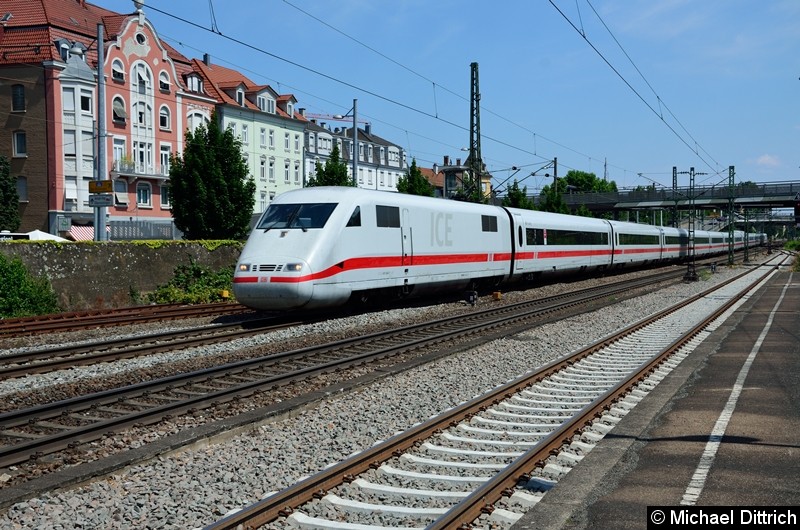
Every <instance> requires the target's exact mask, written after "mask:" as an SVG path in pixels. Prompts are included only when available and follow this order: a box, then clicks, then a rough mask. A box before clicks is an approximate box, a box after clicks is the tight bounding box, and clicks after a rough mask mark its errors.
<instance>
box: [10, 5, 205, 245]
mask: <svg viewBox="0 0 800 530" xmlns="http://www.w3.org/2000/svg"><path fill="white" fill-rule="evenodd" d="M0 10H3V11H4V12H5V13H7V15H6V17H5V18H6V23H5V25H4V26H2V30H0V46H2V49H3V50H6V53H3V54H2V56H0V69H2V71H3V75H4V76H5V77H6V78H12V79H14V80H16V81H18V82H15V83H13V86H12V87H10V88H11V90H0V107H2V106H6V105H7V106H8V107H10V108H12V113H11V114H12V118H13V119H12V120H10V121H11V122H12V123H11V131H8V127H7V132H6V134H5V135H2V136H10V138H4V139H2V140H0V149H2V152H3V153H4V154H6V153H8V154H10V155H11V156H10V159H11V160H12V168H11V170H12V175H14V176H16V177H17V179H18V191H19V195H20V198H21V212H22V217H23V225H22V227H21V229H22V230H33V229H42V230H46V231H48V232H50V233H53V234H61V235H70V234H74V233H77V232H78V231H77V230H76V229H75V227H78V226H81V225H86V224H89V223H91V222H93V220H94V218H95V213H96V208H94V207H93V206H91V205H90V199H89V197H90V193H89V182H90V181H92V180H95V179H97V177H98V175H99V177H100V178H101V179H103V180H105V179H111V180H113V203H112V205H111V206H109V207H107V208H104V210H105V212H106V216H107V217H106V219H107V223H108V224H109V225H110V226H111V227H112V228H114V227H115V225H116V228H119V229H120V230H118V231H117V232H118V233H122V232H125V231H126V230H127V231H129V232H130V231H131V230H132V229H133V228H134V227H135V225H136V224H137V223H138V224H139V226H140V227H141V226H142V223H146V224H148V226H149V227H150V228H151V229H152V228H153V226H156V227H158V226H160V227H161V229H159V228H156V229H155V231H157V232H158V231H160V232H161V237H171V236H172V215H171V212H170V201H169V179H168V175H169V157H170V155H173V154H175V153H178V152H180V151H181V149H182V146H183V138H184V131H185V129H186V128H187V127H193V126H196V125H197V124H199V123H202V121H203V120H206V121H207V120H208V119H209V117H210V115H211V111H212V109H213V107H214V103H215V102H214V100H213V99H211V98H209V97H208V95H206V94H205V93H204V92H203V91H202V89H200V90H192V88H191V87H189V88H187V85H185V83H186V81H187V74H189V73H190V72H191V67H190V62H189V60H188V59H186V58H185V57H183V56H182V55H181V54H180V53H178V52H177V51H176V50H174V49H173V48H171V47H170V46H169V45H167V44H166V43H164V42H162V41H161V40H160V39H159V37H158V35H157V33H156V31H155V29H154V28H153V26H152V25H151V24H150V22H149V21H148V20H147V18H146V17H145V15H144V13H143V12H142V10H141V9H139V10H138V11H137V12H135V13H131V14H127V15H121V14H118V13H114V12H111V11H108V10H106V9H102V8H99V7H97V6H94V5H92V4H89V3H87V2H85V1H84V0H6V1H4V2H3V5H2V8H1V9H0ZM0 15H1V14H0ZM98 26H100V27H102V29H103V32H102V38H101V40H100V42H101V44H102V46H103V55H104V61H103V64H99V65H98V57H99V55H98V44H97V43H98V40H97V35H98ZM12 51H13V52H14V53H9V52H12ZM98 72H99V73H98ZM100 83H102V84H103V87H104V89H105V90H104V91H105V97H104V101H100V93H101V91H100V90H99V84H100ZM195 88H196V87H195ZM98 105H103V109H104V114H105V117H106V119H105V124H104V125H103V124H100V123H99V121H98V120H99V119H100V117H101V116H100V114H101V113H100V112H99V111H98ZM15 109H16V110H15ZM101 128H102V129H101ZM101 130H104V132H105V134H104V138H105V151H106V164H105V167H103V168H100V169H99V170H98V169H96V163H97V156H98V148H99V146H98V143H97V138H98V134H99V132H100V131H101ZM8 132H11V134H10V135H8ZM137 232H138V233H137V234H131V237H137V236H138V237H154V236H155V237H158V236H157V235H154V234H152V233H148V232H142V231H141V230H138V231H137ZM151 232H152V230H151ZM112 233H114V230H112Z"/></svg>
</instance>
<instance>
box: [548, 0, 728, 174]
mask: <svg viewBox="0 0 800 530" xmlns="http://www.w3.org/2000/svg"><path fill="white" fill-rule="evenodd" d="M548 1H549V2H550V5H552V6H553V8H554V9H555V10H556V11H558V13H559V14H560V15H561V17H562V18H563V19H564V20H566V21H567V23H568V24H569V25H570V26H572V28H573V29H574V30H575V31H576V32H577V33H578V34H580V35H581V36H582V37H583V39H584V41H586V43H587V44H588V45H589V47H590V48H592V50H594V52H595V53H596V54H597V55H598V56H600V58H601V59H602V60H603V62H605V63H606V65H608V67H609V68H611V70H612V71H613V72H614V73H615V74H616V75H617V77H619V78H620V79H621V80H622V82H623V83H625V85H626V86H627V87H628V88H629V89H630V90H631V91H632V92H633V93H634V94H635V95H636V97H638V98H639V99H640V100H641V101H642V103H644V104H645V105H646V106H647V108H649V109H650V110H651V111H652V112H653V114H655V115H656V116H658V118H659V119H660V120H661V122H662V123H663V124H664V125H665V126H666V127H667V128H668V129H669V130H670V131H672V133H673V134H674V135H675V136H676V137H677V138H678V139H679V140H680V141H681V142H682V143H683V144H684V145H686V147H688V148H689V150H691V151H692V152H693V153H694V154H695V156H697V157H698V158H699V159H700V160H702V161H703V163H704V164H706V165H707V166H708V167H709V168H711V169H712V170H714V168H713V167H712V166H711V164H710V163H709V162H708V161H707V160H706V159H705V158H703V156H701V155H700V153H699V152H698V151H697V150H696V149H694V148H693V147H692V146H691V145H690V144H689V142H687V141H686V139H685V138H684V137H683V136H682V135H681V134H680V133H679V132H678V131H676V130H675V128H674V127H673V126H672V125H670V124H669V123H667V121H666V120H665V119H664V116H663V115H662V114H661V113H659V112H658V111H657V110H656V109H655V108H653V106H652V105H651V104H650V102H648V101H647V100H646V99H645V98H644V96H642V94H640V93H639V91H638V90H636V88H634V86H633V85H632V84H631V83H630V82H629V81H628V80H627V79H626V78H625V76H624V75H622V73H621V72H620V71H619V70H618V69H617V68H616V67H615V66H614V65H613V64H611V62H610V61H609V60H608V59H607V58H606V56H605V55H603V53H602V52H601V51H600V50H599V49H597V47H596V46H595V45H594V43H592V41H591V40H589V38H588V37H587V36H586V34H585V33H582V32H581V30H580V29H579V28H578V27H577V26H576V25H575V23H574V22H573V21H572V20H570V18H569V17H568V16H567V15H566V14H565V13H564V12H563V11H562V10H561V9H560V8H559V7H558V6H557V5H556V4H555V2H554V1H553V0H548Z"/></svg>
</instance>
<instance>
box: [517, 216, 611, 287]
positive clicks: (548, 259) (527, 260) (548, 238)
mask: <svg viewBox="0 0 800 530" xmlns="http://www.w3.org/2000/svg"><path fill="white" fill-rule="evenodd" d="M506 210H507V211H508V215H510V216H511V218H512V222H513V225H514V227H513V233H512V237H513V238H514V239H515V240H514V241H512V246H513V247H514V249H515V254H514V255H513V256H511V260H512V262H513V268H512V270H511V278H510V279H511V280H517V279H522V278H525V277H530V276H532V275H533V274H540V273H544V272H553V271H563V270H576V269H580V270H586V269H589V270H594V269H602V268H606V267H608V266H610V265H611V264H612V260H613V254H612V247H611V237H612V233H611V225H610V224H609V223H608V221H605V220H602V219H592V218H588V217H576V216H574V215H563V214H556V213H546V212H538V211H533V210H520V209H516V208H506Z"/></svg>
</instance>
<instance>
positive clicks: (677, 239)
mask: <svg viewBox="0 0 800 530" xmlns="http://www.w3.org/2000/svg"><path fill="white" fill-rule="evenodd" d="M664 242H665V243H666V244H667V245H683V246H686V245H688V244H689V236H665V237H664Z"/></svg>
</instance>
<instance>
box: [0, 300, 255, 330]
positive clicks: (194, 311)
mask: <svg viewBox="0 0 800 530" xmlns="http://www.w3.org/2000/svg"><path fill="white" fill-rule="evenodd" d="M240 313H254V311H253V310H252V309H249V308H247V307H245V306H243V305H241V304H235V303H216V304H197V305H187V304H157V305H146V306H135V307H126V308H121V309H106V310H97V311H76V312H69V313H53V314H50V315H42V316H37V317H24V318H6V319H0V339H4V338H12V337H23V336H28V335H33V334H37V333H56V332H67V331H82V330H86V329H93V328H102V327H110V326H122V325H125V326H128V325H132V324H144V323H148V322H158V321H162V320H177V319H186V318H204V317H210V316H215V315H231V314H240Z"/></svg>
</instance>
